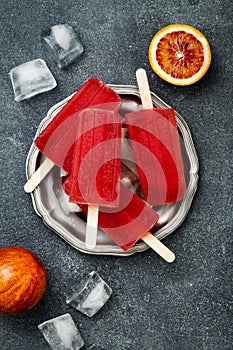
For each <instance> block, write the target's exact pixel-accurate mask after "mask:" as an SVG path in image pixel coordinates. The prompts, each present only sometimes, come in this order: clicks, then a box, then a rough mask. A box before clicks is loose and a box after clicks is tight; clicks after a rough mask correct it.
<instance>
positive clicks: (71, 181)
mask: <svg viewBox="0 0 233 350" xmlns="http://www.w3.org/2000/svg"><path fill="white" fill-rule="evenodd" d="M121 126H122V121H121V117H120V115H119V114H118V113H117V112H114V111H107V110H101V109H95V108H88V109H85V110H83V111H82V112H80V113H79V116H78V123H77V136H76V139H77V141H76V143H75V148H74V157H73V163H72V172H71V176H69V177H68V178H67V180H66V186H68V187H69V188H70V191H69V200H70V202H74V203H77V204H79V203H87V204H89V205H98V206H100V205H102V206H106V207H107V206H110V207H113V206H117V205H118V202H119V193H118V192H119V191H118V189H119V188H118V187H119V183H120V168H121V160H120V158H121Z"/></svg>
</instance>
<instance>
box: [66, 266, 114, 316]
mask: <svg viewBox="0 0 233 350" xmlns="http://www.w3.org/2000/svg"><path fill="white" fill-rule="evenodd" d="M88 276H89V277H88V279H87V280H86V281H85V284H84V287H83V288H82V290H81V291H79V292H74V293H73V294H72V295H71V296H70V297H68V298H67V299H66V302H67V304H70V305H71V306H73V307H74V308H75V309H77V310H79V311H80V312H82V313H83V314H85V315H86V316H88V317H92V316H94V315H95V314H96V313H97V312H98V311H99V310H100V309H101V308H102V306H103V305H104V304H105V303H106V302H107V300H108V299H109V298H110V296H111V294H112V289H111V288H110V287H109V286H108V285H107V283H106V282H105V281H104V280H103V279H102V278H101V277H100V276H99V274H98V273H97V272H96V271H92V272H91V273H89V275H88Z"/></svg>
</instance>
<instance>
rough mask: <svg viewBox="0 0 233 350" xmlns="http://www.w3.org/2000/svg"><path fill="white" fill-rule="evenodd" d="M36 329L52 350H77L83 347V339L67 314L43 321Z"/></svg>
mask: <svg viewBox="0 0 233 350" xmlns="http://www.w3.org/2000/svg"><path fill="white" fill-rule="evenodd" d="M38 328H39V330H40V331H41V332H42V334H43V336H44V337H45V339H46V340H47V342H48V343H49V345H50V346H51V348H52V349H54V350H79V349H81V348H82V347H83V345H84V341H83V338H82V336H81V334H80V332H79V330H78V328H77V327H76V325H75V323H74V321H73V319H72V317H71V316H70V314H68V313H67V314H64V315H61V316H58V317H55V318H52V319H51V320H48V321H45V322H43V323H41V324H40V325H39V326H38Z"/></svg>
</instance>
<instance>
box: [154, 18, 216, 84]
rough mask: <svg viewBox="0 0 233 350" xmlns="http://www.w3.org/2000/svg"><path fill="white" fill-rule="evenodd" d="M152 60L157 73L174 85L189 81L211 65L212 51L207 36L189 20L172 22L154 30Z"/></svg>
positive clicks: (188, 82)
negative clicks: (184, 22)
mask: <svg viewBox="0 0 233 350" xmlns="http://www.w3.org/2000/svg"><path fill="white" fill-rule="evenodd" d="M149 61H150V65H151V67H152V69H153V70H154V72H155V73H156V74H158V76H159V77H160V78H162V79H164V80H166V81H167V82H169V83H171V84H174V85H190V84H193V83H195V82H197V81H198V80H199V79H201V78H202V77H203V75H204V74H205V73H206V71H207V70H208V68H209V66H210V62H211V51H210V46H209V43H208V41H207V39H206V38H205V36H204V35H203V34H202V33H201V32H199V30H197V29H195V28H194V27H191V26H189V25H186V24H171V25H169V26H167V27H164V28H162V29H161V30H160V31H159V32H157V33H156V34H155V36H154V37H153V39H152V40H151V43H150V47H149Z"/></svg>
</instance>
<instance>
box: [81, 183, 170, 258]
mask: <svg viewBox="0 0 233 350" xmlns="http://www.w3.org/2000/svg"><path fill="white" fill-rule="evenodd" d="M80 207H81V208H82V210H83V211H84V212H87V206H86V205H83V204H81V205H80ZM158 219H159V216H158V214H157V213H156V212H155V211H154V210H153V209H151V208H150V207H149V206H148V205H147V204H146V203H145V202H144V201H143V200H142V199H140V198H139V197H137V196H136V195H135V194H134V193H132V192H131V191H130V190H129V189H128V188H127V187H125V186H123V185H122V184H121V185H120V202H119V206H118V207H117V208H106V207H105V208H100V211H99V226H100V227H101V228H102V230H103V231H104V232H106V233H107V235H109V236H110V237H111V239H112V240H113V241H114V242H115V243H116V244H117V245H118V246H119V247H121V248H122V249H123V250H126V251H127V250H128V249H129V248H131V247H132V246H133V245H134V244H135V243H136V242H137V241H138V240H139V239H142V240H143V241H145V242H146V243H147V244H148V245H149V246H150V247H151V248H152V249H153V250H155V251H156V252H157V253H158V254H159V255H161V256H162V257H163V258H164V259H165V260H166V261H168V262H172V261H174V259H175V256H174V254H173V253H172V252H171V251H170V250H169V249H168V248H167V247H165V246H164V245H163V244H162V243H161V242H160V241H159V240H158V239H157V238H156V237H154V236H153V235H152V234H151V233H149V230H150V229H151V228H152V227H153V226H154V225H155V224H156V223H157V221H158Z"/></svg>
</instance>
